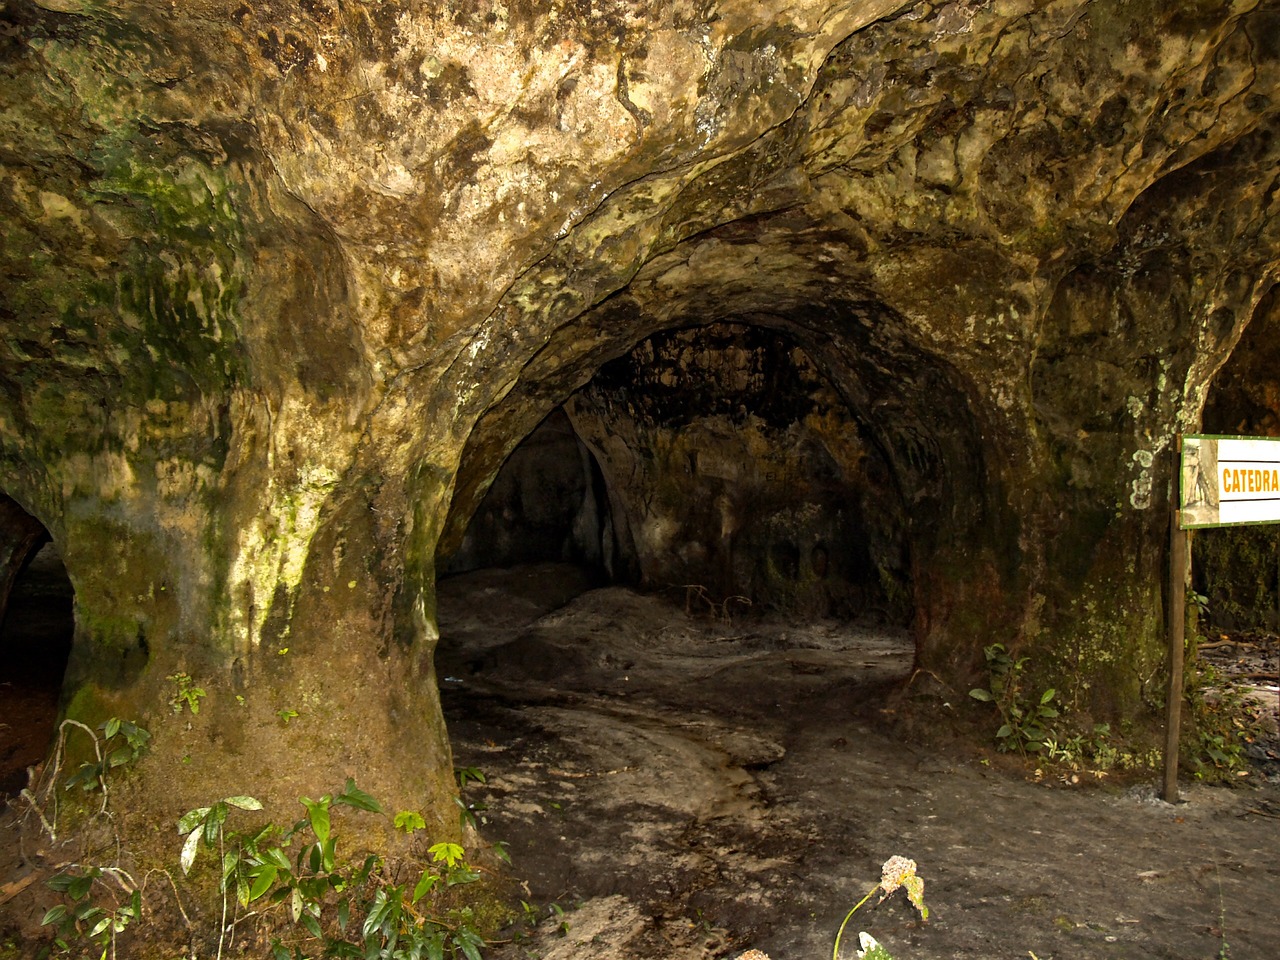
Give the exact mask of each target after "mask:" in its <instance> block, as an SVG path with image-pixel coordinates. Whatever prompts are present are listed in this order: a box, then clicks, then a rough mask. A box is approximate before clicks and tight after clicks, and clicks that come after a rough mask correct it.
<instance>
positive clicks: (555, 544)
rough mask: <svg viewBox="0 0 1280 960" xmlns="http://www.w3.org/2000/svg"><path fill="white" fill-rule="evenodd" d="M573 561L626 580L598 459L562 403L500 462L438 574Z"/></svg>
mask: <svg viewBox="0 0 1280 960" xmlns="http://www.w3.org/2000/svg"><path fill="white" fill-rule="evenodd" d="M536 563H568V564H575V565H577V566H580V567H582V568H583V569H584V571H586V572H587V573H588V574H589V579H591V580H598V581H603V580H615V579H616V580H624V581H625V580H626V579H627V575H628V571H629V566H628V564H627V561H626V560H625V559H623V560H621V561H620V560H619V555H618V547H617V543H616V538H615V535H614V529H613V522H612V516H611V512H610V508H609V497H608V491H607V488H606V485H605V480H604V477H603V475H602V474H601V472H600V466H599V464H598V463H597V462H596V458H595V457H594V456H593V455H592V453H591V452H590V451H589V450H588V449H587V447H586V445H585V444H583V442H582V441H581V439H580V438H579V437H578V434H577V431H575V429H574V426H573V424H572V423H571V422H570V421H569V418H568V416H566V414H565V412H564V410H563V408H558V409H556V410H553V411H552V412H551V413H550V414H549V415H548V416H547V417H546V418H545V419H544V420H543V421H542V422H541V423H539V424H538V426H537V427H535V428H534V429H533V431H532V432H531V433H530V434H529V435H528V436H527V437H525V438H524V439H523V440H522V441H521V442H520V444H519V446H517V447H516V448H515V450H513V451H512V452H511V454H510V456H508V457H507V459H506V461H505V462H504V463H503V464H502V467H501V469H500V470H499V471H498V473H497V475H496V476H495V477H494V480H493V483H492V484H491V485H490V487H489V489H488V491H487V492H486V493H485V495H484V498H483V499H482V500H481V501H480V504H479V506H478V507H477V508H476V510H475V512H474V513H473V514H472V516H471V519H470V521H469V522H468V523H467V527H466V531H465V532H464V533H463V535H462V539H461V542H460V543H459V544H458V546H457V547H456V549H454V550H452V551H451V552H450V553H448V554H447V555H445V556H442V557H441V558H440V559H439V561H438V565H437V569H438V573H439V575H440V576H441V577H448V576H450V575H455V574H460V573H468V572H471V571H475V570H479V569H482V568H485V567H512V566H516V565H520V564H536Z"/></svg>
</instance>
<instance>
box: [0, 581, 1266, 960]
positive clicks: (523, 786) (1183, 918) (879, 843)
mask: <svg viewBox="0 0 1280 960" xmlns="http://www.w3.org/2000/svg"><path fill="white" fill-rule="evenodd" d="M591 587H592V585H591V584H590V582H589V581H588V580H587V578H586V577H585V576H584V575H583V574H582V573H581V572H580V571H578V570H576V569H575V568H572V567H566V566H561V565H549V564H544V565H536V566H529V567H519V568H514V569H512V570H505V571H500V570H487V571H481V572H477V573H474V574H467V575H464V576H459V577H455V578H451V579H448V580H445V581H443V582H442V583H441V585H440V618H441V634H442V639H441V644H440V650H439V654H438V658H437V662H438V667H439V673H440V683H441V688H442V693H443V701H444V707H445V712H446V717H447V720H448V724H449V730H450V734H451V737H452V741H453V744H454V751H455V762H456V765H457V766H458V767H460V768H465V767H474V768H476V770H478V771H480V772H482V773H483V775H484V777H485V782H484V783H482V784H480V783H471V784H469V785H468V787H467V789H466V791H465V800H466V801H467V802H468V803H469V804H471V805H472V806H473V810H474V813H475V815H476V817H477V818H478V819H479V820H480V821H481V830H482V833H483V836H484V837H485V839H486V840H488V841H491V842H492V841H504V842H506V843H507V844H508V846H509V850H510V854H511V859H512V874H513V876H514V878H515V883H516V884H517V887H516V895H517V896H518V897H519V898H520V899H523V900H524V901H526V903H527V904H528V908H527V912H528V915H529V920H530V921H533V920H537V921H538V922H537V924H536V926H535V925H533V923H532V922H529V923H520V924H517V925H516V926H515V927H514V928H513V929H512V931H511V933H510V937H511V939H510V940H509V941H507V942H505V943H501V944H497V945H495V946H494V947H493V948H491V949H490V950H489V951H488V952H486V958H488V960H528V958H542V960H571V958H572V960H612V958H626V960H632V958H635V960H638V958H642V957H643V958H659V960H694V958H721V957H727V958H736V957H738V956H740V955H741V954H742V953H744V952H746V951H747V950H749V949H756V950H759V951H762V952H763V953H765V954H767V955H768V956H769V957H771V958H772V960H799V958H805V960H821V958H825V957H830V956H831V948H832V942H833V938H834V935H835V932H836V929H837V928H838V927H839V925H840V921H841V919H842V918H843V917H844V915H845V914H846V913H847V911H848V910H849V908H850V907H852V906H853V904H854V903H856V902H857V901H858V900H859V899H860V898H861V897H862V896H863V895H864V894H865V893H866V892H867V891H869V890H870V889H871V888H872V887H874V886H875V884H876V882H877V881H878V879H879V876H880V866H881V864H882V863H883V862H884V861H885V860H886V859H888V858H889V857H890V856H893V855H902V856H906V857H910V858H913V859H914V860H916V861H917V863H918V865H919V874H920V876H921V877H923V878H924V881H925V889H924V894H925V901H926V903H927V904H928V906H929V908H930V911H931V913H930V917H929V920H928V922H921V920H920V918H919V917H918V916H917V914H916V912H915V911H914V910H913V909H912V908H911V906H910V905H909V904H908V903H907V901H906V899H905V898H904V897H903V896H902V895H901V894H899V895H897V896H895V897H893V898H891V899H889V900H888V901H887V902H885V903H884V904H883V905H882V906H880V907H878V908H874V909H873V906H872V905H873V904H874V899H873V901H872V902H871V903H870V904H868V906H867V907H864V908H863V910H862V911H860V912H859V914H858V915H857V916H855V918H854V920H853V921H852V922H851V924H850V929H849V931H848V932H847V933H846V935H845V941H844V942H845V946H844V947H842V950H841V956H842V957H844V958H852V957H853V956H855V954H856V946H857V932H858V931H859V930H867V931H869V932H870V933H872V934H873V935H874V936H875V937H876V938H877V939H879V940H880V942H881V943H882V944H884V945H885V946H886V947H887V948H888V949H889V951H890V952H891V954H892V955H893V956H894V957H896V958H897V960H934V958H938V960H940V958H959V957H981V958H984V960H995V958H1027V957H1035V958H1038V960H1050V958H1058V960H1068V958H1090V960H1092V958H1134V960H1138V958H1142V960H1149V958H1186V960H1207V958H1214V957H1231V958H1235V960H1249V958H1271V957H1274V956H1277V946H1276V945H1277V943H1280V842H1277V841H1278V839H1280V833H1278V831H1280V761H1277V760H1276V758H1275V754H1276V752H1277V748H1276V744H1275V741H1274V739H1270V740H1265V741H1260V742H1259V743H1258V744H1256V745H1255V746H1254V747H1253V748H1252V749H1253V751H1254V753H1255V759H1256V760H1257V761H1258V763H1257V766H1255V768H1254V770H1253V772H1252V774H1251V775H1250V776H1249V777H1247V778H1243V779H1242V781H1241V784H1240V786H1239V787H1237V788H1235V789H1228V788H1223V787H1212V788H1211V787H1206V786H1201V785H1196V784H1194V783H1187V784H1185V786H1184V799H1185V802H1183V803H1180V804H1178V805H1176V806H1175V805H1170V804H1167V803H1164V802H1162V801H1160V800H1158V799H1156V797H1155V789H1154V783H1155V780H1156V776H1155V774H1152V775H1150V776H1142V777H1139V778H1137V779H1135V780H1131V781H1129V782H1126V783H1122V782H1119V778H1117V777H1114V776H1108V777H1107V778H1105V779H1097V778H1095V777H1093V776H1092V775H1090V774H1088V773H1087V772H1086V773H1083V774H1082V781H1081V782H1080V783H1077V784H1071V783H1070V776H1069V775H1068V773H1069V772H1067V773H1064V772H1061V771H1048V772H1046V773H1045V774H1044V775H1042V776H1041V777H1040V779H1039V780H1038V781H1037V780H1036V779H1035V778H1034V776H1032V775H1028V774H1025V773H1023V772H1021V771H1020V770H1018V769H1015V768H1014V767H1013V766H1012V765H1010V764H1009V763H1007V762H1005V761H1007V759H1008V758H1005V757H1000V756H997V755H995V754H990V755H984V754H983V753H982V752H981V751H977V750H974V749H973V748H972V747H965V746H964V745H963V742H962V741H958V742H954V743H951V742H948V741H945V740H943V741H934V742H932V745H931V746H928V747H926V746H923V745H913V744H912V743H908V742H905V741H904V739H903V738H902V737H901V736H900V735H898V734H895V733H894V731H895V730H896V729H900V725H898V724H896V723H895V720H896V719H898V718H897V717H896V716H895V714H893V713H891V712H889V711H892V710H894V709H895V707H894V705H895V704H897V703H900V702H901V701H900V700H899V699H897V698H895V697H894V695H893V692H894V691H895V690H900V689H901V688H902V685H903V682H904V681H905V680H906V679H907V678H908V677H909V675H910V670H911V659H912V658H911V645H910V642H909V640H908V638H907V636H906V635H905V634H904V633H903V632H901V631H895V630H888V629H885V628H883V627H875V626H856V625H849V624H846V623H837V622H817V623H800V622H794V621H792V620H789V619H786V618H779V617H752V616H750V615H749V613H748V612H745V611H741V610H739V611H737V612H736V613H735V616H734V617H733V618H732V619H731V620H727V619H725V618H724V617H723V616H718V615H716V614H722V613H723V611H712V610H711V609H710V608H709V607H708V606H707V604H706V603H705V602H704V601H703V600H702V599H700V598H699V597H696V596H694V597H690V598H688V607H689V609H686V598H685V597H684V596H674V595H673V596H670V597H665V598H664V597H654V596H642V595H639V594H637V593H635V592H633V591H629V590H626V589H622V588H616V587H605V588H597V589H592V588H591ZM1211 639H1212V640H1213V642H1214V644H1215V645H1213V646H1212V647H1211V648H1210V650H1209V651H1208V652H1209V653H1210V655H1212V656H1213V657H1215V659H1216V662H1217V663H1218V664H1219V665H1220V667H1221V668H1222V669H1224V670H1225V671H1230V672H1236V673H1240V674H1244V675H1248V674H1253V675H1255V677H1256V679H1257V681H1258V682H1259V683H1260V684H1262V683H1264V682H1265V681H1266V677H1267V676H1268V675H1269V674H1268V673H1267V671H1269V670H1270V671H1274V668H1275V666H1276V663H1275V659H1276V658H1275V654H1276V651H1277V649H1280V647H1278V645H1277V643H1276V641H1275V638H1265V637H1251V638H1234V639H1232V638H1228V640H1227V641H1226V642H1220V641H1221V640H1222V638H1220V637H1215V638H1211ZM1265 695H1266V696H1267V697H1269V703H1270V704H1271V706H1272V709H1273V710H1274V703H1275V697H1276V692H1275V690H1274V686H1273V687H1272V688H1271V689H1270V690H1269V691H1268V692H1267V693H1266V694H1265ZM956 699H957V701H959V700H961V699H963V698H960V697H957V698H956ZM944 709H948V708H944ZM950 709H954V710H955V711H956V712H957V715H958V716H959V715H960V714H961V713H963V712H965V711H969V712H970V715H972V711H974V710H976V709H978V707H976V706H975V705H974V704H972V703H968V702H957V703H955V704H953V706H952V707H951V708H950ZM16 719H17V717H16V716H15V715H10V716H5V717H0V722H11V721H13V720H16ZM7 732H8V731H5V730H0V733H7ZM0 745H3V741H0ZM1268 752H1270V754H1271V755H1270V756H1268ZM1064 778H1065V780H1066V781H1067V782H1065V783H1064V782H1063V779H1064ZM10 852H11V851H10ZM0 855H4V856H3V860H2V861H0V873H2V874H3V875H0V927H3V926H4V925H5V914H6V911H11V910H12V909H14V908H15V907H17V906H18V905H20V904H23V903H25V901H27V900H29V899H30V898H31V891H32V890H35V889H36V888H38V887H39V886H40V884H39V883H36V882H35V881H38V880H41V879H42V878H41V877H40V876H39V875H38V874H37V873H35V872H32V869H31V867H30V866H23V865H22V864H21V863H19V862H18V861H17V860H15V859H14V857H12V856H8V855H7V854H6V851H3V850H0ZM10 900H11V901H12V902H8V904H7V906H6V902H7V901H10ZM32 909H34V907H32V905H31V904H26V910H27V913H28V914H29V913H30V911H31V910H32ZM4 946H5V945H4V944H0V948H3V947H4ZM0 955H3V956H6V957H8V956H15V957H16V956H22V955H23V954H22V953H21V952H19V953H16V954H15V953H4V952H3V949H0Z"/></svg>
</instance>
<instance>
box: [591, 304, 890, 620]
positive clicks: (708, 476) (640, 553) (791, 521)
mask: <svg viewBox="0 0 1280 960" xmlns="http://www.w3.org/2000/svg"><path fill="white" fill-rule="evenodd" d="M567 409H568V410H569V413H570V416H571V417H572V420H573V423H574V426H575V427H576V428H577V430H578V432H579V434H580V435H581V436H582V438H583V440H584V441H585V442H586V443H587V444H588V445H589V446H590V448H591V450H592V451H593V452H594V453H595V455H596V457H597V458H598V460H599V462H600V464H601V467H602V469H603V471H604V474H605V476H606V479H607V481H608V488H609V490H610V492H611V498H612V502H613V505H614V513H615V514H617V515H618V516H620V517H623V518H625V521H621V520H620V521H615V523H617V524H618V525H621V523H622V522H625V525H626V530H627V531H628V533H629V535H630V537H629V539H630V541H631V542H632V544H633V549H634V550H635V552H636V554H637V564H638V566H639V571H640V581H641V583H642V584H643V585H644V586H646V587H648V588H650V589H656V590H667V591H669V592H672V593H673V594H674V595H677V596H683V595H685V594H686V593H690V592H692V593H691V595H694V596H695V597H696V598H697V599H696V600H695V602H694V603H693V606H694V607H695V608H697V609H699V610H706V609H710V610H712V611H719V610H720V609H723V605H724V603H725V601H726V599H727V598H729V597H737V598H738V599H737V600H736V601H734V602H733V603H731V604H730V607H737V608H738V609H744V608H746V607H747V606H753V607H756V608H757V609H764V610H767V609H780V610H787V611H790V612H793V613H798V614H805V615H809V616H846V617H851V616H859V615H868V614H877V615H879V616H882V617H889V618H890V619H897V620H899V621H901V620H903V619H905V617H906V610H905V605H904V604H903V602H902V601H903V599H904V597H905V596H906V595H907V592H908V589H907V587H906V586H905V583H906V579H907V561H906V550H905V546H904V543H903V537H902V534H901V529H902V525H903V521H902V517H901V515H900V514H901V507H900V503H899V500H898V497H897V495H896V491H894V490H892V489H891V488H890V489H877V481H879V483H880V484H882V485H884V486H886V487H887V486H889V484H888V479H889V478H888V472H887V470H886V468H885V466H884V464H883V462H882V460H881V458H880V456H879V454H878V453H877V451H876V450H875V448H874V447H873V446H871V445H870V444H868V443H866V442H865V441H863V440H862V438H861V437H860V428H859V426H858V423H857V422H856V420H854V418H853V416H852V415H851V412H850V411H849V410H848V408H847V406H846V405H845V403H844V401H843V399H842V398H841V397H840V395H839V394H837V393H836V391H835V390H834V389H833V388H832V387H831V385H830V384H829V383H828V382H827V380H826V379H825V378H824V377H823V376H822V375H821V373H820V372H819V371H818V369H817V368H816V367H815V366H814V364H813V361H812V360H810V359H809V357H808V355H807V354H806V353H805V352H804V351H803V350H802V349H801V348H800V347H799V346H797V345H795V343H794V342H792V341H789V340H788V339H787V338H785V337H783V336H782V335H780V334H779V333H777V332H775V331H770V330H768V329H767V328H764V327H761V326H743V325H740V324H713V325H710V326H707V327H691V328H685V329H683V330H676V331H672V332H669V333H664V334H659V335H655V336H653V337H650V338H647V339H646V340H644V341H643V342H642V343H640V344H639V345H638V346H637V347H636V348H635V349H634V350H632V351H631V353H629V354H627V355H626V356H625V357H622V358H619V359H617V360H614V361H611V362H610V363H607V364H605V365H604V366H603V367H601V369H600V370H599V372H598V373H597V374H596V375H595V377H593V378H592V380H591V382H590V383H588V384H587V385H586V386H585V387H583V388H582V389H580V390H579V391H577V392H576V393H575V394H574V395H573V396H572V397H571V398H570V401H569V403H568V405H567Z"/></svg>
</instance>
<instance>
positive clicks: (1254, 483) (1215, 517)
mask: <svg viewBox="0 0 1280 960" xmlns="http://www.w3.org/2000/svg"><path fill="white" fill-rule="evenodd" d="M1181 473H1182V477H1181V480H1182V483H1181V486H1182V496H1181V500H1180V503H1181V507H1182V511H1181V517H1180V526H1181V527H1182V528H1183V529H1189V528H1192V527H1221V526H1227V525H1229V524H1236V523H1280V437H1213V436H1194V437H1184V438H1183V440H1182V470H1181Z"/></svg>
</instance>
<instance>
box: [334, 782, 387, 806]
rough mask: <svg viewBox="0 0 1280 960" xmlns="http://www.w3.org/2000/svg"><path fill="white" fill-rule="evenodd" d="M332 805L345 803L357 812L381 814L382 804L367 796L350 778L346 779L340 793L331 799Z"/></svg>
mask: <svg viewBox="0 0 1280 960" xmlns="http://www.w3.org/2000/svg"><path fill="white" fill-rule="evenodd" d="M333 802H334V803H345V804H346V805H347V806H349V807H355V808H356V809H357V810H367V811H368V812H369V813H381V812H382V804H380V803H378V801H377V800H375V799H373V797H371V796H369V794H367V793H365V792H364V791H363V790H361V789H360V788H359V787H357V786H356V782H355V781H354V780H352V779H351V778H350V777H347V785H346V786H345V787H343V788H342V792H341V793H340V794H338V795H337V796H336V797H334V798H333Z"/></svg>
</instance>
